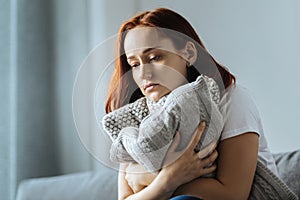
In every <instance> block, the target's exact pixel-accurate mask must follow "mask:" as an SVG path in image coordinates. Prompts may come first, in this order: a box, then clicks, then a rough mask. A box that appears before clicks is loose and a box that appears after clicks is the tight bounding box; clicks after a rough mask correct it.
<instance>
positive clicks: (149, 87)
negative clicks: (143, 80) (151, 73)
mask: <svg viewBox="0 0 300 200" xmlns="http://www.w3.org/2000/svg"><path fill="white" fill-rule="evenodd" d="M157 85H159V84H157V83H150V84H147V85H145V87H144V90H145V91H151V90H153V89H154V88H155V86H157Z"/></svg>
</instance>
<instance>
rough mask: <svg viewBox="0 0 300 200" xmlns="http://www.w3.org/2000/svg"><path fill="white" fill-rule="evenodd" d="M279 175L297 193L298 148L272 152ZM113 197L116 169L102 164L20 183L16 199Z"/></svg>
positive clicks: (97, 199) (95, 199)
mask: <svg viewBox="0 0 300 200" xmlns="http://www.w3.org/2000/svg"><path fill="white" fill-rule="evenodd" d="M274 158H275V160H276V164H277V167H278V171H279V175H280V177H281V178H282V179H283V180H284V181H285V182H286V184H287V185H288V186H289V187H290V188H291V190H293V191H294V192H295V194H297V195H298V196H300V149H299V150H297V151H292V152H285V153H278V154H274ZM101 199H105V200H114V199H117V172H116V171H114V170H112V169H109V168H106V167H103V169H101V170H98V171H90V172H82V173H76V174H69V175H61V176H55V177H46V178H34V179H28V180H24V181H22V182H21V183H20V185H19V187H18V191H17V200H101Z"/></svg>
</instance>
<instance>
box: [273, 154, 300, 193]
mask: <svg viewBox="0 0 300 200" xmlns="http://www.w3.org/2000/svg"><path fill="white" fill-rule="evenodd" d="M274 158H275V162H276V165H277V169H278V173H279V176H280V177H281V178H282V180H283V181H284V182H285V183H286V184H287V185H288V186H289V187H290V189H291V190H292V191H293V192H294V193H295V194H296V195H298V197H300V150H296V151H291V152H284V153H277V154H274Z"/></svg>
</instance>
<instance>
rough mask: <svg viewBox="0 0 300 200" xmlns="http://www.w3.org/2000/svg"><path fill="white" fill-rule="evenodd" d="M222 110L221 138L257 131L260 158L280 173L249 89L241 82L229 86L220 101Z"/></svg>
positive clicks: (271, 168) (272, 169) (275, 171)
mask: <svg viewBox="0 0 300 200" xmlns="http://www.w3.org/2000/svg"><path fill="white" fill-rule="evenodd" d="M220 110H221V113H222V114H223V116H224V121H225V124H224V129H223V131H222V134H221V140H225V139H227V138H231V137H234V136H237V135H240V134H243V133H246V132H255V133H257V134H258V135H259V146H258V159H259V160H260V161H262V162H263V163H264V164H265V165H266V166H267V167H268V168H269V169H270V170H271V171H273V172H274V173H275V174H276V175H278V172H277V168H276V165H275V161H274V158H273V156H272V154H271V152H270V149H269V147H268V144H267V140H266V138H265V135H264V131H263V125H262V121H261V118H260V115H259V112H258V110H257V107H256V105H255V103H254V101H253V99H252V97H251V96H250V94H249V91H248V90H247V89H246V88H245V87H243V86H241V85H239V84H236V85H232V86H230V87H228V88H227V89H226V91H225V94H224V95H223V97H222V99H221V101H220Z"/></svg>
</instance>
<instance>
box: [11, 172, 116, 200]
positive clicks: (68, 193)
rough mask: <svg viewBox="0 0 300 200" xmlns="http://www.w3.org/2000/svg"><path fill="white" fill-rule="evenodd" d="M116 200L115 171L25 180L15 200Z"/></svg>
mask: <svg viewBox="0 0 300 200" xmlns="http://www.w3.org/2000/svg"><path fill="white" fill-rule="evenodd" d="M56 199H57V200H59V199H63V200H83V199H84V200H99V199H111V200H113V199H117V171H115V170H112V169H106V168H103V170H99V171H91V172H82V173H74V174H68V175H61V176H54V177H47V178H33V179H27V180H24V181H22V182H21V183H20V185H19V188H18V192H17V198H16V200H56Z"/></svg>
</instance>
